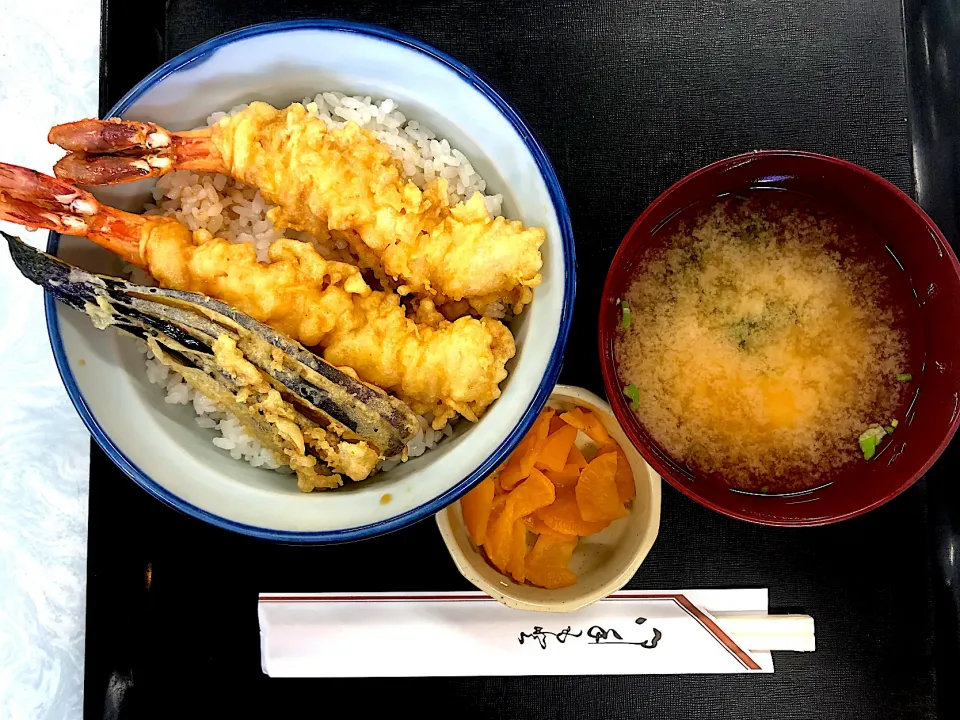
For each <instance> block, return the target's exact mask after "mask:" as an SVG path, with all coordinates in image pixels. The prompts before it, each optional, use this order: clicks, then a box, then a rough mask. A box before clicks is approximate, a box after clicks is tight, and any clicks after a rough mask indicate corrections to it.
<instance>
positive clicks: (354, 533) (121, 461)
mask: <svg viewBox="0 0 960 720" xmlns="http://www.w3.org/2000/svg"><path fill="white" fill-rule="evenodd" d="M291 30H324V31H335V32H346V33H357V34H360V35H366V36H369V37H373V38H377V39H380V40H385V41H388V42H392V43H395V44H399V45H403V46H405V47H407V48H409V49H411V50H414V51H416V52H419V53H422V54H424V55H427V56H428V57H430V58H432V59H433V60H435V61H437V62H439V63H441V64H442V65H445V66H446V67H447V68H449V69H450V70H452V71H453V72H454V73H455V74H456V75H457V76H458V77H459V78H460V79H461V80H463V81H464V82H466V83H468V84H470V85H472V86H473V87H474V88H475V89H476V90H477V91H478V92H479V93H480V94H482V95H483V96H484V97H485V98H486V99H487V100H489V101H490V102H491V103H493V105H494V106H495V107H496V108H497V109H498V110H499V111H500V113H501V114H502V115H503V116H504V118H506V120H507V121H508V122H509V123H510V124H511V125H512V126H513V128H514V129H515V130H516V131H517V134H518V135H519V136H520V137H521V139H522V140H523V142H524V144H525V145H526V146H527V149H528V150H529V151H530V154H531V155H532V156H533V158H534V160H535V161H536V163H537V167H538V168H539V170H540V174H541V175H542V177H543V179H544V182H545V183H546V185H547V189H548V190H549V192H550V199H551V201H552V203H553V208H554V211H555V212H556V214H557V220H558V224H559V225H560V231H561V235H562V238H561V240H562V244H563V252H564V299H563V310H562V314H561V319H560V331H559V333H558V335H557V340H556V343H555V345H554V348H553V352H552V354H551V357H550V364H549V365H548V366H547V371H546V374H545V375H544V377H543V379H542V380H541V382H540V386H539V387H538V388H537V392H536V394H535V395H534V397H533V400H532V401H531V402H530V405H529V406H528V407H527V409H526V410H525V411H524V414H523V416H522V417H521V419H520V423H519V424H518V425H517V427H515V428H514V429H513V431H512V432H511V433H510V434H509V435H508V436H507V437H506V439H504V441H503V442H502V443H501V444H500V445H499V446H498V447H497V449H496V450H494V452H493V453H492V454H491V455H490V456H489V457H488V458H487V459H486V460H485V461H484V462H483V463H482V464H481V465H480V466H479V467H478V468H477V469H476V470H474V471H473V472H472V473H471V474H470V475H468V476H467V477H466V478H464V479H463V480H461V481H460V482H459V483H457V484H456V485H455V486H454V487H452V488H450V489H449V490H447V491H446V492H445V493H443V494H442V495H438V496H437V497H435V498H433V500H431V501H429V502H427V503H424V504H423V505H420V506H419V507H416V508H414V509H412V510H408V511H407V512H405V513H403V514H401V515H397V516H396V517H393V518H390V519H388V520H383V521H380V522H376V523H371V524H369V525H363V526H361V527H356V528H350V529H346V530H325V531H317V532H292V531H286V530H271V529H266V528H261V527H256V526H254V525H247V524H245V523H239V522H235V521H233V520H228V519H227V518H224V517H221V516H219V515H215V514H213V513H211V512H208V511H206V510H203V509H201V508H199V507H197V506H195V505H193V504H191V503H189V502H186V501H185V500H183V499H181V498H179V497H177V496H176V495H174V494H173V493H171V492H170V491H169V490H167V489H166V488H164V487H162V486H161V485H159V484H158V483H156V482H155V481H154V480H153V479H151V478H150V477H149V476H148V475H147V474H146V473H144V472H143V471H142V470H141V469H140V468H138V467H137V466H136V465H135V464H134V463H133V462H132V461H131V460H130V459H129V458H128V457H127V456H126V455H125V454H124V453H123V452H122V451H121V450H120V448H118V447H117V446H116V445H115V444H114V442H113V441H112V440H111V439H110V438H109V437H108V436H107V434H106V433H105V432H104V431H103V429H102V428H101V427H100V425H99V424H98V423H97V421H96V418H94V417H93V414H92V413H91V412H90V408H89V407H88V406H87V403H86V401H85V400H84V397H83V395H82V394H81V392H80V389H79V388H78V387H77V383H76V380H75V379H74V377H73V373H72V371H71V370H70V365H69V363H68V362H67V356H66V352H65V350H64V347H63V341H62V339H61V337H60V323H59V319H58V317H57V306H56V301H55V300H54V299H53V298H52V297H51V296H50V295H46V296H45V298H44V308H45V312H46V318H47V331H48V334H49V337H50V345H51V347H52V348H53V356H54V359H55V360H56V363H57V370H58V371H59V372H60V377H61V378H62V380H63V384H64V386H65V387H66V389H67V394H68V395H69V396H70V400H71V401H72V402H73V405H74V407H75V408H76V409H77V412H78V413H79V414H80V417H81V419H82V420H83V423H84V425H86V426H87V429H88V430H89V431H90V434H91V435H92V436H93V438H94V439H95V440H96V441H97V444H98V445H99V446H100V447H101V448H102V449H103V451H104V452H105V453H106V454H107V456H108V457H109V458H110V459H111V460H112V461H113V462H114V463H115V464H116V465H117V466H118V467H119V468H120V469H121V470H123V471H124V472H125V473H126V474H127V475H128V476H129V477H130V478H131V479H133V480H134V481H135V482H136V483H137V484H138V485H140V486H141V487H142V488H143V489H144V490H146V491H147V492H148V493H150V494H151V495H153V496H154V497H155V498H157V499H158V500H160V501H162V502H164V503H166V504H167V505H169V506H170V507H173V508H175V509H177V510H180V511H181V512H184V513H186V514H187V515H191V516H193V517H195V518H197V519H199V520H203V521H205V522H208V523H210V524H211V525H215V526H217V527H220V528H224V529H226V530H233V531H234V532H238V533H242V534H244V535H251V536H254V537H258V538H264V539H267V540H278V541H282V542H294V543H334V542H344V541H348V540H362V539H363V538H368V537H373V536H375V535H380V534H383V533H387V532H391V531H393V530H399V529H400V528H403V527H406V526H408V525H411V524H413V523H415V522H417V521H418V520H422V519H423V518H425V517H429V516H431V515H434V514H436V513H437V512H439V511H440V510H442V509H443V508H444V507H446V506H447V505H449V504H450V503H452V502H453V501H455V500H457V499H458V498H459V497H460V496H461V495H463V494H464V493H466V492H467V490H469V489H470V488H471V487H472V486H473V485H474V484H476V483H477V482H479V481H480V480H482V479H483V478H484V477H486V476H487V475H489V474H490V472H492V471H493V469H494V468H495V467H496V466H497V465H499V464H500V463H501V461H502V460H503V459H504V458H505V457H506V456H507V454H508V453H509V452H510V451H511V450H512V449H513V448H514V446H515V445H516V444H517V443H518V442H520V440H521V438H523V436H524V435H525V434H526V433H527V430H529V428H530V426H531V425H532V424H533V421H534V419H536V417H537V415H538V414H539V412H540V410H541V409H542V408H543V406H544V405H545V404H546V402H547V399H548V398H549V397H550V392H551V390H552V389H553V386H554V385H555V384H556V382H557V378H558V376H559V374H560V366H561V364H562V361H563V351H564V349H565V348H566V344H567V336H568V335H569V333H570V324H571V321H572V310H573V301H574V296H575V293H576V258H575V251H574V244H573V229H572V227H571V224H570V212H569V210H568V209H567V203H566V200H564V197H563V192H562V190H561V189H560V183H559V181H558V180H557V176H556V173H555V172H554V170H553V166H552V165H551V164H550V161H549V160H548V159H547V156H546V153H545V152H544V150H543V148H542V147H541V145H540V143H539V141H537V139H536V137H534V135H533V132H531V130H530V128H528V127H527V125H526V123H525V122H524V120H523V118H522V117H521V116H520V114H519V113H518V112H517V111H516V110H515V109H514V108H513V107H512V106H511V105H510V103H508V102H507V101H506V100H505V99H504V98H503V96H501V95H500V93H498V92H497V91H496V90H495V89H494V88H493V87H492V86H491V85H490V84H489V83H487V82H486V81H485V80H484V79H483V78H482V77H480V76H479V75H478V74H477V73H475V72H474V71H473V70H471V69H469V68H468V67H466V66H465V65H464V64H463V63H461V62H459V61H458V60H455V59H454V58H452V57H450V56H449V55H447V54H445V53H442V52H440V51H439V50H437V49H435V48H433V47H430V46H429V45H427V44H425V43H423V42H421V41H419V40H417V39H415V38H413V37H410V36H409V35H405V34H403V33H399V32H397V31H395V30H388V29H387V28H382V27H378V26H375V25H367V24H364V23H354V22H346V21H341V20H316V19H307V20H289V21H284V22H275V23H264V24H261V25H252V26H250V27H246V28H241V29H240V30H235V31H233V32H229V33H225V34H223V35H218V36H217V37H215V38H212V39H210V40H207V41H206V42H203V43H201V44H199V45H197V46H196V47H194V48H192V49H190V50H187V51H186V52H184V53H182V54H180V55H178V56H177V57H175V58H173V59H171V60H168V61H167V62H166V63H164V64H163V65H161V66H160V67H159V68H157V69H156V70H154V71H153V72H152V73H150V74H149V75H148V76H147V77H145V78H144V79H143V80H141V81H140V82H139V83H137V85H136V86H134V88H133V89H132V90H130V92H128V93H127V94H126V95H124V96H123V98H121V100H120V102H118V103H117V104H116V105H114V106H113V108H111V110H110V112H109V113H107V117H114V116H119V115H121V114H122V113H123V112H125V111H126V110H127V109H128V108H129V107H130V105H131V104H133V103H134V102H135V101H136V100H137V99H138V98H139V97H140V96H141V95H142V94H143V93H144V92H146V91H147V90H149V89H150V88H151V87H152V86H154V85H155V84H156V83H158V82H159V81H161V80H163V79H164V78H165V77H167V76H168V75H171V74H173V73H176V72H178V71H180V70H182V69H184V68H186V67H187V66H189V65H191V64H193V63H195V62H197V61H202V60H203V59H204V58H206V57H207V56H209V55H211V54H213V53H214V52H216V51H217V50H218V49H220V48H221V47H224V46H226V45H229V44H231V43H233V42H236V41H238V40H243V39H246V38H250V37H255V36H258V35H270V34H276V33H282V32H288V31H291ZM59 244H60V236H59V234H57V233H55V232H51V233H50V236H49V239H48V241H47V252H48V253H50V254H51V255H56V254H57V249H58V247H59Z"/></svg>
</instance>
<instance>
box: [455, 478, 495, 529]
mask: <svg viewBox="0 0 960 720" xmlns="http://www.w3.org/2000/svg"><path fill="white" fill-rule="evenodd" d="M494 490H495V485H494V482H493V480H492V479H491V478H486V479H485V480H484V481H483V482H481V483H480V484H479V485H477V486H476V487H475V488H473V490H471V491H470V492H468V493H467V494H466V495H464V496H463V498H462V499H461V500H460V509H461V510H462V511H463V522H464V524H465V525H466V526H467V532H469V533H470V537H472V538H473V542H475V543H476V544H477V545H483V541H484V539H485V538H486V537H487V523H488V522H490V511H491V510H492V509H493V494H494Z"/></svg>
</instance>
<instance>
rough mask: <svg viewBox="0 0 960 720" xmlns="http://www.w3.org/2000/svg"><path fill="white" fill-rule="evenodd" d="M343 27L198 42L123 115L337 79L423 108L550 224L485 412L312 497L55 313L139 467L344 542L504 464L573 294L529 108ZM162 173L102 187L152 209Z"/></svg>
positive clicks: (535, 399) (104, 441)
mask: <svg viewBox="0 0 960 720" xmlns="http://www.w3.org/2000/svg"><path fill="white" fill-rule="evenodd" d="M328 25H330V24H329V23H327V24H324V23H311V24H309V26H305V25H304V24H302V23H299V24H298V23H293V24H282V25H281V26H279V29H278V28H274V29H272V30H271V29H270V28H269V27H268V28H262V27H261V28H254V29H253V31H251V30H249V29H248V30H247V31H244V32H245V33H246V34H244V32H241V33H239V34H236V35H235V36H234V37H233V39H232V40H230V41H229V42H224V41H222V40H214V41H211V42H210V43H206V44H205V45H203V46H200V47H199V48H197V49H195V50H194V51H191V52H190V53H188V55H194V56H195V57H196V59H194V60H192V61H191V60H190V58H188V57H184V56H181V58H178V59H175V60H174V61H171V63H170V66H169V67H166V68H161V70H160V71H158V72H157V73H155V75H154V76H151V78H148V79H147V80H146V81H144V83H141V85H140V86H138V88H135V90H134V91H132V92H131V94H130V95H128V96H127V97H126V98H124V100H123V101H121V103H120V104H119V105H118V106H117V108H115V114H118V115H120V116H122V117H127V118H133V119H142V120H151V121H154V122H157V123H159V124H161V125H164V126H166V127H168V128H170V129H173V130H179V129H187V128H192V127H196V126H201V125H205V124H206V117H207V116H208V115H209V114H210V113H212V112H214V111H217V110H227V109H229V108H231V107H232V106H235V105H237V104H240V103H244V102H250V101H252V100H256V99H260V100H266V101H268V102H271V103H273V104H275V105H279V106H283V105H285V104H288V103H290V102H294V101H300V100H302V99H303V98H305V97H308V96H309V97H313V95H315V94H316V93H318V92H321V91H324V90H338V91H342V92H345V93H348V94H363V95H370V96H372V97H373V98H375V99H383V98H387V97H390V98H393V99H394V100H395V101H396V102H397V103H398V105H399V107H400V109H401V110H402V112H403V113H404V114H406V115H407V117H408V118H412V119H417V120H419V121H420V122H421V123H422V124H424V125H426V126H428V127H430V128H432V129H434V130H435V131H436V132H437V134H438V136H440V137H446V138H447V139H448V140H449V141H450V143H451V145H452V146H453V147H457V148H459V149H461V150H462V151H463V152H464V154H465V155H466V156H467V157H468V158H469V159H470V160H471V162H472V163H473V164H474V166H475V167H476V168H477V169H478V171H479V172H480V173H481V174H482V175H483V177H484V179H485V180H486V181H487V183H488V192H496V193H501V194H503V196H504V202H503V209H504V214H505V215H506V216H508V217H511V218H516V219H520V220H523V221H524V223H526V224H528V225H538V226H542V227H544V228H545V229H546V232H547V241H546V242H545V244H544V246H543V260H544V266H543V270H542V275H543V284H542V285H541V286H540V287H539V288H538V289H537V292H536V300H535V302H534V303H532V305H530V306H529V308H528V309H527V310H526V311H525V312H524V314H523V315H522V316H521V318H520V319H519V320H517V321H516V322H514V323H513V324H512V326H511V329H512V330H513V332H514V334H515V336H516V340H517V355H516V357H515V358H514V360H513V361H512V362H511V364H510V366H508V368H509V369H510V371H511V372H510V375H509V377H508V379H507V380H506V381H505V382H504V383H503V385H502V386H501V388H502V391H503V394H502V397H501V398H500V399H499V400H498V401H497V402H496V403H494V404H493V405H492V406H491V408H490V409H489V411H488V412H487V414H486V415H485V416H484V417H483V419H482V420H481V422H480V423H478V424H476V425H473V426H467V425H466V424H461V427H460V428H459V431H458V434H457V435H458V436H457V437H456V438H455V439H453V440H452V441H449V442H445V443H443V444H442V445H441V446H440V447H439V448H438V449H436V450H434V451H431V452H428V453H426V454H425V455H424V456H421V457H420V458H418V459H415V460H413V461H411V462H408V463H405V464H404V465H402V466H400V467H398V468H396V469H395V470H392V471H390V472H388V473H383V474H382V475H380V476H378V477H377V478H375V479H373V480H371V481H368V482H364V483H359V484H355V485H351V486H348V487H346V488H344V489H343V490H342V491H336V492H327V493H313V494H310V495H304V494H302V493H300V492H299V491H298V490H297V489H296V482H295V481H294V480H293V479H292V478H290V477H286V476H282V475H279V474H276V473H273V472H270V471H264V470H260V469H256V468H252V467H250V466H249V465H248V464H247V463H244V462H241V461H235V460H233V459H231V458H230V457H229V456H228V455H227V454H226V453H224V452H223V451H221V450H219V449H218V448H216V447H214V446H213V445H212V443H211V442H210V440H211V438H212V437H213V433H212V431H209V430H203V429H201V428H199V427H198V426H197V425H196V423H195V421H194V418H193V415H194V414H193V410H192V408H189V407H183V406H176V405H168V404H166V403H165V402H164V392H163V391H162V390H161V388H159V387H157V386H153V385H151V384H149V383H148V382H147V380H146V377H145V374H144V369H143V358H142V356H141V355H140V354H139V353H138V352H137V349H136V346H135V343H134V342H133V341H132V340H129V339H127V338H123V337H120V336H118V335H117V334H115V333H103V332H99V331H97V330H96V329H95V328H94V327H93V326H92V324H91V323H90V322H89V320H88V319H87V318H86V317H85V316H83V315H80V314H78V313H77V312H75V311H73V310H71V309H69V308H65V307H63V306H58V307H56V310H55V317H54V318H53V322H52V323H51V338H52V340H53V343H54V348H55V351H59V352H58V355H59V357H58V361H59V364H60V368H61V373H62V374H63V375H64V380H65V382H66V384H67V387H68V390H70V391H71V395H72V396H73V398H74V400H75V403H76V404H77V406H78V409H79V410H80V411H81V414H82V415H83V416H84V419H85V421H86V422H87V424H88V427H90V429H91V431H92V432H93V434H94V436H95V437H96V439H97V440H98V442H100V443H101V445H103V446H104V448H105V449H106V450H107V452H108V454H110V455H111V456H112V457H113V459H114V460H115V461H116V462H117V463H118V464H119V465H120V466H121V467H122V468H123V469H124V470H125V471H126V472H127V473H128V474H130V475H131V476H132V477H134V479H136V480H137V481H138V482H140V483H141V484H142V485H144V487H146V488H147V489H148V490H149V491H151V492H153V493H154V494H155V495H157V496H158V497H160V498H161V499H163V500H165V501H167V502H169V503H171V504H173V505H175V506H176V507H179V508H180V509H183V510H186V511H188V512H191V513H192V514H195V515H198V516H199V517H201V518H203V519H206V520H209V521H212V522H215V523H217V524H220V525H223V526H226V527H229V528H231V529H235V530H240V531H242V532H248V533H251V534H257V535H263V536H267V537H272V538H278V539H289V540H308V541H326V540H343V539H351V538H353V537H362V536H365V535H369V534H375V533H376V532H384V531H386V530H389V529H394V528H396V527H400V526H402V525H403V524H406V523H408V522H412V521H413V520H415V519H419V518H420V517H425V516H426V515H428V514H432V513H433V512H436V511H437V510H439V509H440V508H441V507H442V506H443V504H445V503H447V502H450V501H452V500H453V499H454V498H455V497H456V496H457V494H459V493H462V492H464V491H466V489H467V488H468V487H469V485H470V484H471V483H472V482H473V481H474V480H477V479H479V478H480V477H481V476H482V475H483V474H485V473H486V472H488V470H489V468H492V467H495V466H496V464H497V463H498V462H499V460H500V458H501V457H503V456H504V455H505V454H506V453H507V452H509V450H510V449H511V447H512V445H513V444H515V442H517V441H518V440H519V438H520V437H521V436H522V432H523V431H524V430H525V428H526V427H527V426H528V425H529V423H530V422H532V420H533V419H534V418H535V416H536V414H537V412H538V410H539V408H540V407H541V405H542V403H543V402H545V400H546V398H547V396H548V394H549V391H550V388H551V387H552V385H553V383H554V382H555V378H556V373H557V372H558V370H559V359H560V357H561V356H562V352H563V346H564V344H565V341H566V329H567V326H568V324H569V314H570V306H571V304H572V300H573V297H572V295H573V277H572V272H573V270H572V262H573V256H572V237H571V236H570V234H569V228H568V225H567V219H566V209H565V206H564V204H563V199H562V196H561V195H560V194H559V188H558V187H556V185H555V182H556V181H555V178H554V176H553V173H552V170H551V169H550V168H549V164H548V162H547V161H546V159H545V158H544V157H543V156H542V155H540V154H539V151H538V150H536V144H535V141H532V140H530V139H529V134H528V132H527V131H525V129H522V128H521V129H520V130H518V127H517V124H518V123H519V120H516V119H515V118H514V117H511V116H510V113H509V111H507V112H504V111H502V110H501V108H500V107H498V103H499V102H500V101H499V100H498V99H496V98H491V96H487V95H485V94H484V92H482V91H481V90H480V89H478V86H477V85H476V83H474V82H472V81H469V80H468V79H465V78H464V77H463V76H462V74H461V73H460V71H458V70H457V69H455V68H453V67H452V66H451V65H449V64H447V63H446V62H445V61H443V60H442V59H438V58H437V57H434V56H432V55H431V54H430V52H429V51H425V50H423V49H418V48H417V47H415V46H413V45H411V44H409V43H407V42H406V41H404V42H400V41H395V40H393V39H390V38H388V37H385V36H384V35H385V33H382V32H380V31H377V30H376V29H371V28H362V27H361V28H359V29H358V28H357V26H350V28H349V29H345V28H343V27H329V26H328ZM378 32H380V34H378ZM228 39H229V38H228ZM151 186H152V183H149V182H140V183H131V184H128V185H121V186H117V187H114V188H106V189H102V190H98V191H97V192H96V194H97V196H98V197H99V198H100V199H101V200H103V201H104V202H106V203H108V204H110V205H114V206H116V207H121V208H124V209H128V210H133V211H140V210H142V207H143V204H144V202H146V201H147V200H148V198H149V192H150V188H151ZM54 242H55V241H54ZM58 254H59V255H60V256H61V257H63V258H64V259H66V260H68V261H70V262H73V263H75V264H77V265H80V266H81V267H84V268H87V269H90V270H94V271H98V272H107V273H113V274H116V273H117V272H118V271H119V270H120V269H121V268H120V267H119V263H118V262H117V260H116V258H114V257H113V256H111V255H110V254H109V253H107V252H106V251H104V250H101V249H100V248H98V247H96V246H94V245H92V244H91V243H89V242H88V241H86V240H83V239H76V238H62V241H61V242H60V243H59V248H58ZM532 335H535V341H531V336H532ZM58 345H59V348H58ZM372 525H376V526H375V527H373V528H371V527H370V526H372ZM364 528H366V529H364Z"/></svg>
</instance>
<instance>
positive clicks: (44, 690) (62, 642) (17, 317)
mask: <svg viewBox="0 0 960 720" xmlns="http://www.w3.org/2000/svg"><path fill="white" fill-rule="evenodd" d="M99 48H100V1H99V0H0V160H2V161H4V162H10V163H14V164H17V165H25V166H28V167H32V168H35V169H37V170H41V171H45V172H50V169H51V166H52V164H53V162H54V161H55V160H56V159H57V158H58V157H59V154H58V152H57V149H56V148H54V147H52V146H50V145H48V144H47V142H46V133H47V129H48V128H49V127H50V126H51V125H53V124H55V123H59V122H64V121H68V120H75V119H78V118H81V117H89V116H93V115H96V113H97V93H98V78H99V61H98V55H99ZM0 227H2V229H4V230H6V231H8V232H14V233H15V234H17V235H20V236H21V237H24V238H29V241H30V242H32V243H33V244H34V245H36V246H38V247H42V246H43V245H44V244H45V243H46V233H45V232H35V233H29V234H28V233H26V232H24V231H23V229H22V228H15V227H13V226H10V225H8V224H5V223H0ZM89 442H90V440H89V435H88V434H87V432H86V430H85V428H84V427H83V424H82V423H81V422H80V418H79V416H78V415H77V414H76V412H75V411H74V409H73V406H72V405H71V403H70V400H69V399H68V398H67V394H66V392H65V390H64V389H63V385H62V384H61V382H60V377H59V375H58V374H57V369H56V366H55V365H54V362H53V355H52V354H51V352H50V345H49V342H48V341H47V333H46V324H45V321H44V316H43V293H42V291H41V290H40V288H38V287H37V286H35V285H33V284H31V283H29V282H27V281H26V280H24V279H23V278H22V277H21V276H20V274H19V272H18V271H17V270H16V268H14V266H13V263H11V262H10V258H9V256H8V255H7V251H6V247H3V248H0V452H2V455H3V458H4V462H3V464H2V465H0V718H2V719H3V720H6V719H7V718H16V719H17V720H19V719H20V718H24V719H26V718H29V719H30V720H38V719H40V720H46V719H47V718H49V719H51V720H54V719H56V720H73V718H80V717H81V714H82V713H81V710H82V706H83V648H84V605H85V599H84V598H85V593H86V584H85V575H86V554H87V497H88V479H89V478H88V469H89V461H90V457H89Z"/></svg>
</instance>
